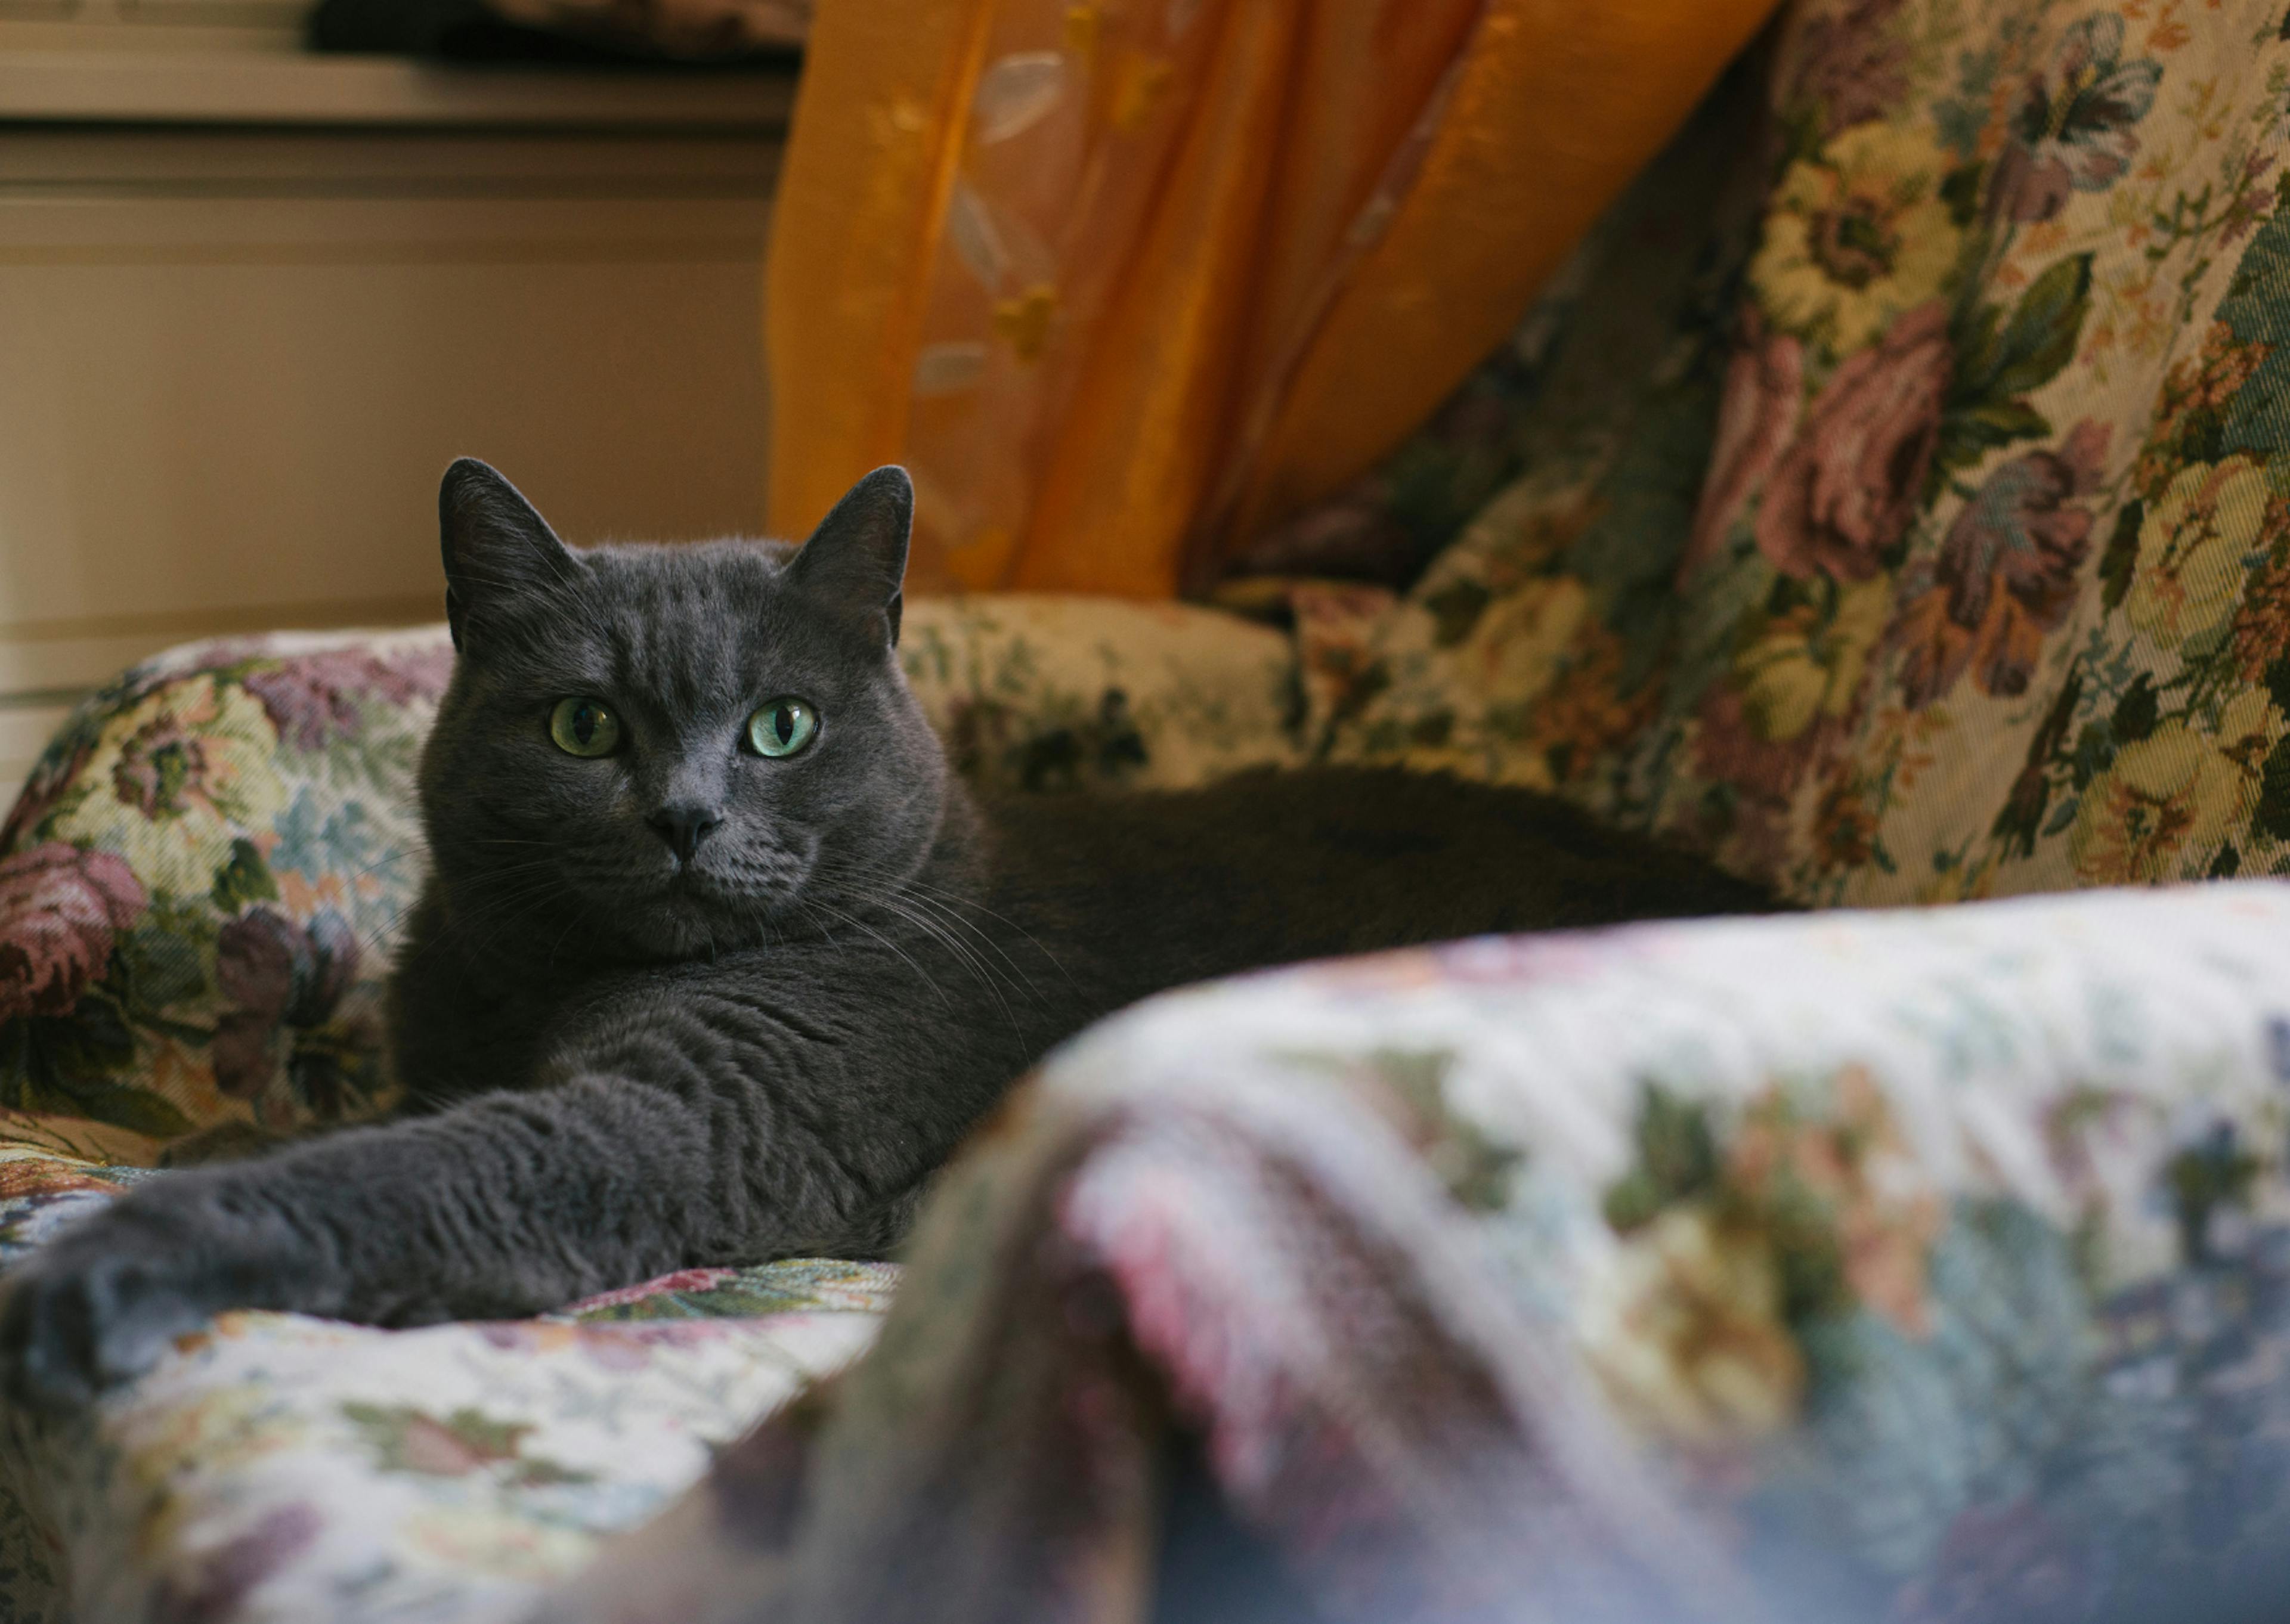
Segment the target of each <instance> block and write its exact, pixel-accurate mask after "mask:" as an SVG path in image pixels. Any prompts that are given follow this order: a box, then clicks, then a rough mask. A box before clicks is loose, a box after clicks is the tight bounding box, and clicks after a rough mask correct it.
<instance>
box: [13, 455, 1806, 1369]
mask: <svg viewBox="0 0 2290 1624" xmlns="http://www.w3.org/2000/svg"><path fill="white" fill-rule="evenodd" d="M912 502H913V496H912V490H911V487H910V486H909V484H908V481H907V477H906V476H905V475H904V474H903V473H902V472H901V471H900V470H898V469H896V468H885V469H881V470H878V471H877V472H876V473H874V474H871V475H869V476H868V477H867V478H865V479H863V480H861V482H860V483H859V484H858V485H857V486H855V487H854V488H853V490H852V492H850V494H849V495H847V496H845V498H844V499H843V500H842V502H841V503H840V504H839V505H838V506H837V508H836V509H835V511H834V512H833V513H831V514H830V515H829V516H828V517H827V519H826V521H825V522H824V523H823V524H821V526H820V527H819V530H818V532H816V533H815V534H814V535H813V537H812V539H811V540H810V541H809V542H807V543H806V544H805V546H804V547H803V548H801V549H800V550H794V551H791V550H790V549H789V548H785V547H784V546H781V545H777V544H755V543H748V542H736V541H725V542H717V543H713V544H710V545H707V546H696V547H607V548H596V549H594V550H590V551H585V552H573V551H571V550H568V549H567V548H565V547H564V545H563V544H562V543H560V542H559V541H558V540H557V539H556V536H555V535H554V534H552V533H551V532H550V531H549V529H548V525H547V524H545V523H544V522H543V521H542V520H541V518H540V516H539V515H538V514H537V513H535V512H534V511H533V510H532V508H531V507H530V506H528V505H527V504H526V502H525V501H524V499H523V498H522V497H521V496H519V495H518V494H517V492H516V491H515V490H514V489H513V488H511V487H510V485H509V484H508V483H507V482H506V481H505V480H503V479H502V478H501V477H500V476H499V475H497V474H496V473H494V472H493V471H492V469H491V468H487V467H485V466H484V464H482V463H479V462H474V461H467V460H465V461H461V462H457V463H455V464H454V465H453V466H452V468H450V469H449V470H448V471H447V473H446V475H445V480H444V489H443V490H442V492H440V495H439V508H440V513H441V518H442V524H443V530H444V557H445V573H446V579H447V583H448V585H447V590H446V600H445V601H446V612H447V615H448V618H449V619H450V620H451V622H452V634H453V641H454V644H455V646H456V647H457V648H458V649H459V650H460V660H459V662H458V665H457V667H456V669H455V671H454V675H453V679H452V685H451V686H450V687H449V688H448V690H447V691H446V693H445V697H444V704H443V706H442V708H440V710H439V713H438V717H437V724H436V731H435V732H434V733H433V734H432V735H431V737H430V740H429V742H428V748H427V749H426V751H425V753H424V755H423V757H422V763H421V775H420V782H421V806H422V812H423V814H424V816H425V819H426V820H427V826H428V836H429V844H430V851H431V855H432V858H433V860H434V865H435V867H434V872H433V874H432V876H431V877H430V879H429V882H428V889H427V891H426V892H425V893H424V895H423V896H422V898H421V900H420V903H419V905H418V907H417V908H416V911H415V914H414V916H413V919H412V926H411V930H410V932H409V935H408V939H407V940H406V943H405V946H404V951H403V954H402V956H401V957H400V959H399V961H398V965H397V974H396V981H395V984H394V996H395V1006H396V1007H395V1018H394V1022H393V1026H394V1031H395V1041H396V1054H397V1066H398V1072H399V1076H401V1077H402V1078H403V1079H404V1083H405V1084H406V1087H407V1092H408V1101H407V1105H406V1107H405V1108H404V1111H403V1113H402V1114H401V1116H400V1117H399V1119H398V1120H396V1121H393V1122H390V1123H388V1124H378V1125H373V1126H368V1127H362V1128H354V1129H348V1130H344V1131H342V1132H336V1133H332V1134H330V1135H326V1136H324V1137H321V1138H317V1139H314V1140H308V1141H307V1142H303V1143H300V1144H297V1145H293V1146H292V1147H289V1148H285V1149H284V1150H282V1151H280V1152H278V1153H277V1154H275V1155H272V1156H268V1157H264V1158H261V1159H258V1160H254V1161H250V1162H243V1163H238V1164H230V1165H225V1166H217V1167H205V1168H198V1169H194V1170H190V1171H186V1172H176V1173H172V1174H169V1175H167V1176H166V1177H164V1178H162V1179H158V1180H153V1181H152V1182H150V1183H148V1184H145V1185H143V1186H140V1187H139V1188H137V1189H136V1190H135V1191H133V1193H132V1194H130V1195H128V1196H124V1197H123V1198H122V1199H120V1200H119V1201H117V1202H116V1203H115V1204H112V1205H111V1206H110V1207H108V1208H107V1209H106V1210H104V1211H103V1212H99V1213H96V1214H94V1215H92V1217H90V1218H88V1219H86V1220H83V1221H81V1222H79V1223H78V1224H76V1225H75V1226H74V1227H72V1228H69V1229H68V1230H67V1231H65V1232H64V1233H63V1234H61V1235H60V1236H58V1237H57V1238H56V1240H55V1241H54V1242H53V1243H52V1244H50V1245H48V1246H47V1247H46V1248H44V1250H43V1251H41V1252H38V1253H37V1254H36V1255H35V1256H34V1257H33V1258H32V1259H31V1260H29V1261H28V1262H27V1263H26V1264H25V1265H24V1266H23V1267H22V1268H20V1269H18V1270H17V1271H16V1272H15V1275H14V1277H13V1279H12V1283H11V1289H10V1290H9V1292H8V1300H7V1303H6V1308H5V1311H4V1316H0V1361H4V1365H5V1376H6V1380H7V1383H8V1390H9V1391H10V1392H11V1393H12V1395H13V1396H15V1397H17V1398H18V1399H19V1400H21V1401H37V1402H49V1403H53V1402H61V1401H71V1400H77V1399H81V1398H84V1397H85V1396H87V1395H88V1394H90V1393H91V1392H92V1391H93V1390H95V1389H97V1388H101V1387H104V1386H106V1385H108V1384H111V1383H114V1382H117V1381H120V1380H125V1379H127V1378H129V1377H132V1376H133V1375H135V1374H136V1373H137V1372H140V1371H141V1370H143V1369H144V1368H146V1367H147V1366H148V1365H149V1364H151V1363H152V1361H153V1360H154V1359H155V1358H156V1356H158V1354H159V1352H160V1350H161V1349H162V1348H164V1346H165V1345H166V1342H167V1341H168V1340H169V1339H170V1338H172V1337H173V1336H175V1335H176V1334H178V1333H180V1332H183V1331H186V1330H188V1329H190V1328H192V1327H193V1326H195V1325H196V1324H199V1323H200V1322H201V1321H203V1320H204V1319H205V1318H206V1317H207V1316H210V1315H212V1313H214V1312H215V1311H217V1310H219V1309H221V1308H240V1307H244V1308H284V1309H297V1310H300V1311H303V1312H306V1313H312V1314H321V1315H331V1316H340V1317H343V1318H347V1319H354V1320H363V1321H367V1322H370V1323H372V1324H385V1325H414V1324H425V1323H428V1322H431V1321H436V1320H444V1319H452V1318H467V1317H474V1316H512V1315H527V1314H532V1313H534V1312H537V1311H539V1310H542V1309H547V1308H554V1307H556V1306H557V1305H559V1304H562V1303H564V1302H566V1301H569V1300H573V1299H574V1298H578V1297H581V1296H584V1295H586V1294H589V1293H591V1292H598V1291H603V1290H605V1289H607V1288H610V1287H613V1286H621V1285H627V1284H631V1283H633V1282H636V1281H638V1280H642V1279H645V1278H646V1277H648V1276H653V1275H657V1274H661V1273H663V1272H665V1271H667V1270H669V1269H674V1268H685V1267H688V1266H693V1265H701V1264H737V1263H753V1262H757V1261H760V1260H765V1259H768V1258H773V1257H779V1256H785V1255H789V1254H795V1253H805V1252H820V1253H829V1254H834V1255H840V1256H874V1255H878V1254H880V1253H882V1252H885V1250H887V1249H889V1248H891V1247H893V1245H895V1244H897V1242H898V1240H899V1238H900V1236H901V1233H902V1232H903V1231H904V1229H905V1228H906V1227H907V1224H908V1222H909V1219H910V1218H911V1216H912V1215H913V1212H914V1210H915V1206H916V1203H917V1200H918V1199H919V1198H920V1196H921V1195H922V1192H923V1190H924V1188H925V1184H926V1182H927V1180H929V1178H930V1176H931V1174H932V1173H933V1172H934V1171H935V1170H936V1169H937V1168H938V1167H939V1165H940V1164H941V1163H943V1162H944V1161H945V1160H946V1158H947V1156H949V1153H951V1152H952V1151H953V1149H954V1148H955V1147H956V1145H957V1142H958V1141H959V1140H961V1139H962V1137H963V1135H964V1134H965V1132H968V1131H969V1130H970V1128H971V1127H972V1126H973V1124H976V1123H977V1122H978V1121H979V1119H980V1118H981V1116H983V1115H984V1114H985V1113H986V1112H987V1111H988V1110H989V1108H992V1106H993V1105H994V1104H995V1102H996V1101H997V1100H998V1099H999V1098H1000V1097H1001V1095H1002V1094H1003V1092H1004V1091H1005V1089H1007V1088H1008V1086H1009V1085H1010V1084H1011V1082H1012V1080H1013V1078H1015V1077H1017V1076H1020V1075H1021V1073H1023V1072H1024V1071H1025V1070H1026V1068H1028V1067H1029V1066H1031V1065H1032V1064H1033V1063H1034V1062H1035V1061H1036V1060H1038V1059H1040V1057H1041V1056H1042V1054H1043V1053H1044V1052H1045V1051H1046V1050H1047V1049H1049V1048H1050V1047H1051V1046H1052V1045H1053V1044H1056V1043H1057V1042H1059V1040H1061V1039H1062V1038H1064V1037H1066V1036H1069V1035H1070V1034H1072V1033H1074V1032H1076V1031H1077V1030H1078V1029H1080V1028H1082V1027H1084V1026H1085V1025H1086V1024H1088V1023H1089V1022H1090V1021H1092V1020H1095V1019H1097V1018H1098V1017H1100V1016H1101V1015H1103V1014H1105V1013H1107V1012H1109V1011H1111V1010H1115V1009H1117V1008H1119V1007H1120V1006H1122V1005H1124V1004H1129V1003H1131V1002H1133V1001H1134V1000H1136V999H1139V998H1141V997H1143V996H1146V995H1148V994H1149V993H1153V992H1156V991H1158V990H1160V989H1162V988H1168V987H1172V986H1175V985H1177V984H1179V983H1181V982H1186V981H1191V980H1199V979H1202V978H1204V977H1209V976H1217V975H1223V974H1228V973H1230V972H1235V971H1240V970H1245V969H1248V968H1251V967H1253V966H1257V965H1265V964H1280V963H1285V962H1288V961H1293V960H1298V959H1304V958H1311V957H1317V956H1325V955H1331V954H1341V953H1353V952H1358V951H1362V950H1364V949H1369V948H1386V947H1391V946H1395V945H1398V944H1402V943H1408V942H1420V941H1428V940H1438V939H1443V938H1449V937H1456V936H1464V935H1469V934H1472V933H1474V932H1491V931H1521V930H1537V929H1544V928H1549V927H1553V926H1566V925H1588V924H1603V923H1607V922H1612V921H1616V920H1624V919H1636V918H1645V917H1650V916H1676V915H1688V914H1705V913H1724V912H1738V911H1750V910H1757V909H1759V908H1766V907H1767V906H1769V905H1770V904H1769V902H1768V900H1767V898H1766V896H1765V894H1764V893H1763V892H1760V891H1758V889H1757V888H1756V887H1754V886H1751V885H1750V884H1745V883H1743V882H1741V881H1739V880H1735V879H1732V878H1729V877H1727V876H1724V875H1722V874H1719V873H1718V872H1717V871H1716V870H1714V869H1712V868H1709V867H1707V866H1706V865H1704V864H1702V863H1701V862H1699V861H1696V860H1693V859H1690V858H1686V857H1684V856H1681V855H1678V854H1676V853H1673V852H1669V851H1666V850H1664V849H1661V848H1660V847H1658V846H1655V845H1653V844H1649V843H1646V842H1645V841H1642V840H1638V839H1635V838H1630V837H1627V836H1621V835H1619V834H1615V833H1613V832H1610V831H1607V830H1605V829H1601V828H1597V826H1595V825H1594V824H1592V823H1591V822H1590V821H1589V820H1588V819H1586V818H1585V817H1583V816H1582V815H1581V813H1579V812H1575V811H1573V809H1571V808H1569V807H1567V806H1565V805H1564V804H1559V803H1557V802H1555V801H1552V800H1549V799H1547V798H1544V797H1541V796H1533V795H1530V794H1525V793H1522V792H1518V791H1515V790H1508V789H1498V788H1486V787H1484V786H1476V785H1470V784H1466V783H1463V782H1461V781H1458V780H1452V779H1447V778H1442V777H1431V776H1421V775H1410V774H1405V773H1401V772H1390V771H1361V770H1350V771H1347V770H1337V769H1326V770H1313V771H1309V772H1290V773H1263V772H1260V773H1252V774H1245V775H1242V776H1239V777H1236V778H1233V779H1230V780H1227V781H1225V782H1223V783H1221V784H1219V785H1216V786H1214V787H1213V788H1207V789H1203V790H1194V791H1188V792H1183V793H1159V794H1137V795H1127V796H1057V797H1037V798H1032V799H1026V798H1013V799H1008V800H990V799H988V798H986V797H983V796H979V795H976V794H973V792H971V791H970V790H968V789H967V788H965V786H964V785H963V784H962V783H961V782H960V781H958V780H955V779H953V778H952V777H951V776H950V775H949V771H948V768H947V764H946V758H945V756H944V754H943V752H942V750H941V747H940V744H939V742H938V740H937V738H936V737H935V736H934V735H933V732H931V730H930V728H929V726H928V725H927V724H926V723H925V720H924V717H923V714H922V711H921V709H920V708H919V707H918V706H917V703H916V701H915V698H914V695H913V694H912V693H911V692H909V689H908V687H907V684H906V681H905V679H904V677H903V676H902V675H901V671H900V668H899V663H898V659H897V656H896V654H895V652H894V647H895V645H896V644H897V642H898V638H899V615H900V607H901V596H900V588H901V579H902V576H903V573H904V571H905V567H906V556H907V538H908V526H909V516H910V513H911V509H912Z"/></svg>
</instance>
